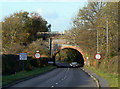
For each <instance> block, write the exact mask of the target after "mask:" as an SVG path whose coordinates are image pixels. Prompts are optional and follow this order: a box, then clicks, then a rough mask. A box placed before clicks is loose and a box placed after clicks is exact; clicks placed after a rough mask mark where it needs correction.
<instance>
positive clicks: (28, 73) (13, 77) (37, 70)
mask: <svg viewBox="0 0 120 89" xmlns="http://www.w3.org/2000/svg"><path fill="white" fill-rule="evenodd" d="M53 68H56V67H55V66H46V67H42V68H34V69H33V70H31V71H21V72H17V73H16V74H12V75H4V76H2V85H3V86H4V85H7V84H9V83H12V82H14V81H17V80H20V79H23V78H26V77H30V76H33V75H36V74H40V73H43V72H47V71H49V70H51V69H53Z"/></svg>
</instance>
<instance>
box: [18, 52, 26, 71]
mask: <svg viewBox="0 0 120 89" xmlns="http://www.w3.org/2000/svg"><path fill="white" fill-rule="evenodd" d="M19 60H20V61H22V70H23V71H24V61H25V60H27V53H20V54H19Z"/></svg>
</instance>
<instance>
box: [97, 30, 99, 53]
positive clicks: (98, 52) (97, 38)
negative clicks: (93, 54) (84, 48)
mask: <svg viewBox="0 0 120 89" xmlns="http://www.w3.org/2000/svg"><path fill="white" fill-rule="evenodd" d="M98 47H99V43H98V31H97V53H99V48H98Z"/></svg>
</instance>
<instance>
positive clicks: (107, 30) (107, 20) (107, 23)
mask: <svg viewBox="0 0 120 89" xmlns="http://www.w3.org/2000/svg"><path fill="white" fill-rule="evenodd" d="M106 33H107V38H106V40H107V47H106V51H107V53H108V18H107V32H106Z"/></svg>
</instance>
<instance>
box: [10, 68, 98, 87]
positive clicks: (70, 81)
mask: <svg viewBox="0 0 120 89" xmlns="http://www.w3.org/2000/svg"><path fill="white" fill-rule="evenodd" d="M12 87H96V83H95V82H94V80H93V79H92V78H91V77H90V76H88V75H87V74H86V73H85V72H84V71H82V70H81V69H80V68H57V69H55V70H53V71H50V72H48V73H46V74H44V75H40V76H38V77H35V78H32V79H29V80H27V81H24V82H20V83H18V84H16V85H14V86H12Z"/></svg>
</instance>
